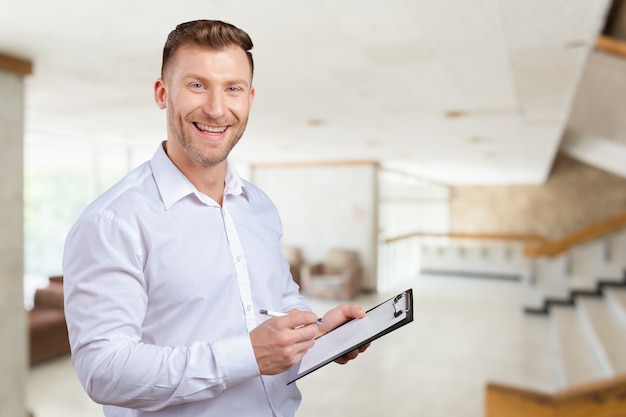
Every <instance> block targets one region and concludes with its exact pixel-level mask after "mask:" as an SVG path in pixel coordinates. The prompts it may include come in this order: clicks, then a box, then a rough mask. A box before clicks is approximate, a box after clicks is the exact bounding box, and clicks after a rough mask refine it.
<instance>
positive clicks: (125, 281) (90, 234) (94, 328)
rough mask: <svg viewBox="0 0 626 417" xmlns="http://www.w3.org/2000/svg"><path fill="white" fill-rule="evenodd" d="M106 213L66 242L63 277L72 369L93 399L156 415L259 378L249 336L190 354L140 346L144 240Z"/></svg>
mask: <svg viewBox="0 0 626 417" xmlns="http://www.w3.org/2000/svg"><path fill="white" fill-rule="evenodd" d="M136 233H137V232H134V231H133V228H130V227H128V226H127V225H125V224H124V223H123V222H121V221H120V220H119V219H116V218H115V217H114V216H113V215H108V214H107V213H106V212H105V213H104V214H103V213H99V214H91V215H86V216H84V217H82V218H81V219H80V220H79V221H78V222H77V224H76V225H75V226H74V227H73V228H72V230H71V231H70V233H69V234H68V237H67V240H66V244H65V251H64V258H63V274H64V286H65V313H66V320H67V326H68V332H69V336H70V345H71V349H72V362H73V365H74V368H75V369H76V373H77V375H78V378H79V379H80V381H81V383H82V385H83V387H84V388H85V390H86V391H87V393H88V394H89V396H90V397H91V398H92V399H93V400H94V401H96V402H98V403H101V404H107V405H116V406H122V407H129V408H136V409H142V410H146V411H153V410H158V409H161V408H164V407H166V406H170V405H175V404H179V403H183V402H188V401H200V400H204V399H208V398H212V397H215V396H217V395H219V394H220V393H221V392H222V391H223V390H225V389H226V388H228V387H230V386H233V385H235V384H237V383H239V382H241V381H243V380H246V379H250V378H254V377H256V376H258V375H260V372H259V369H258V366H257V363H256V359H255V357H254V352H253V349H252V345H251V342H250V337H249V335H247V334H245V335H240V336H236V337H231V338H227V339H222V340H218V341H215V342H213V343H209V342H207V341H202V340H198V341H196V342H194V343H192V344H191V345H190V346H157V345H154V344H149V343H143V342H142V331H141V326H142V322H143V319H144V317H145V314H146V308H147V304H148V283H147V282H146V280H145V277H144V276H143V273H142V270H143V267H142V264H143V261H142V259H143V256H144V253H143V252H142V251H143V249H142V245H141V244H140V243H139V242H140V241H141V240H140V238H139V236H136V235H134V234H136Z"/></svg>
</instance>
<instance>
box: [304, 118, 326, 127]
mask: <svg viewBox="0 0 626 417" xmlns="http://www.w3.org/2000/svg"><path fill="white" fill-rule="evenodd" d="M324 123H325V122H324V120H322V119H309V120H308V122H307V124H308V125H309V126H316V127H317V126H322V125H323V124H324Z"/></svg>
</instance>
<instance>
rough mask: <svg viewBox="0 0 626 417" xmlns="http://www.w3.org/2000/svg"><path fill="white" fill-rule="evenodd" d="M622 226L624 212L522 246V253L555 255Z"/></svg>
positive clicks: (531, 255) (533, 255)
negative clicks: (558, 235)
mask: <svg viewBox="0 0 626 417" xmlns="http://www.w3.org/2000/svg"><path fill="white" fill-rule="evenodd" d="M624 226H626V212H624V213H621V214H618V215H617V216H614V217H611V218H609V219H606V220H604V221H601V222H599V223H596V224H594V225H591V226H589V227H586V228H584V229H581V230H579V231H578V232H575V233H572V234H571V235H568V236H565V237H564V238H562V239H559V240H554V241H550V242H547V243H545V244H542V245H538V246H537V245H527V246H526V247H525V248H524V253H525V254H526V256H528V257H531V258H537V257H540V256H555V255H558V254H560V253H563V252H565V251H566V250H568V249H570V248H572V247H574V246H576V245H579V244H581V243H584V242H587V241H589V240H591V239H595V238H598V237H601V236H603V235H605V234H607V233H610V232H613V231H615V230H618V229H621V228H622V227H624Z"/></svg>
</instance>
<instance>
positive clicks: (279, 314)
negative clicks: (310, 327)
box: [259, 310, 324, 324]
mask: <svg viewBox="0 0 626 417" xmlns="http://www.w3.org/2000/svg"><path fill="white" fill-rule="evenodd" d="M259 313H260V314H263V315H264V316H270V317H283V316H286V315H287V313H282V312H279V311H271V310H259ZM315 324H324V322H323V321H322V319H317V320H316V321H315Z"/></svg>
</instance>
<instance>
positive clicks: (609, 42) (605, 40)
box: [596, 36, 626, 58]
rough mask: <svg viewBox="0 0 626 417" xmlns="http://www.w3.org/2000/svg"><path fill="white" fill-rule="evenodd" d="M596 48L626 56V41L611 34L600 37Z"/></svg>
mask: <svg viewBox="0 0 626 417" xmlns="http://www.w3.org/2000/svg"><path fill="white" fill-rule="evenodd" d="M596 49H599V50H601V51H604V52H608V53H610V54H613V55H618V56H621V57H624V58H626V42H624V41H620V40H619V39H615V38H612V37H610V36H600V37H598V39H597V40H596Z"/></svg>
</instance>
